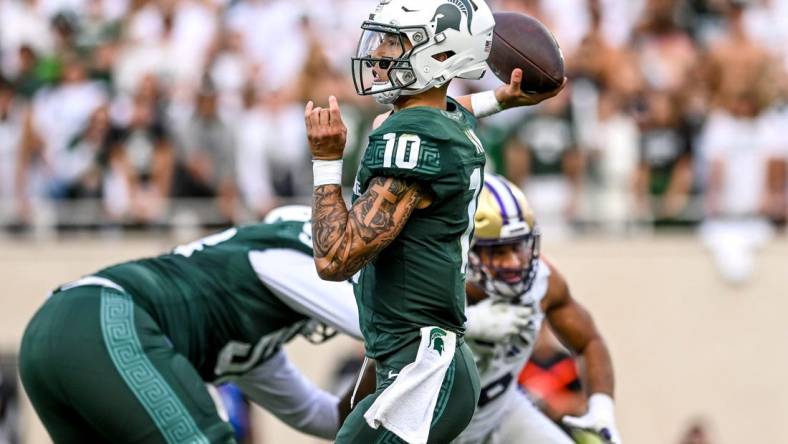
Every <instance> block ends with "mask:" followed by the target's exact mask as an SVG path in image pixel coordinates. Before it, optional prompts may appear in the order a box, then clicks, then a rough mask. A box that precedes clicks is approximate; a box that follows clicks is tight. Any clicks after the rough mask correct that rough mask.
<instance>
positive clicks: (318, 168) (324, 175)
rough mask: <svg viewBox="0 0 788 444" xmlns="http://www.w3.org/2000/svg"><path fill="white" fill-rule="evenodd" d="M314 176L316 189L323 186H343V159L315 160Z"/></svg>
mask: <svg viewBox="0 0 788 444" xmlns="http://www.w3.org/2000/svg"><path fill="white" fill-rule="evenodd" d="M312 174H313V175H314V183H315V186H316V187H319V186H323V185H342V159H340V160H313V161H312Z"/></svg>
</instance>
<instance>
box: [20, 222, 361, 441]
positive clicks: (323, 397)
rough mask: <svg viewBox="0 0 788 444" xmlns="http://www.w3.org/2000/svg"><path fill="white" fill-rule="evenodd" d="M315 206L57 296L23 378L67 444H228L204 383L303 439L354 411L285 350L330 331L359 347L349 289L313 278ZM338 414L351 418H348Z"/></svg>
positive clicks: (328, 433) (39, 317) (327, 434)
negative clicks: (236, 392)
mask: <svg viewBox="0 0 788 444" xmlns="http://www.w3.org/2000/svg"><path fill="white" fill-rule="evenodd" d="M310 217H311V210H310V209H309V207H300V208H299V207H284V208H282V209H279V210H275V211H274V212H272V214H271V215H269V218H268V219H267V221H268V222H270V223H263V224H256V225H250V226H246V227H238V228H232V229H229V230H227V231H224V232H222V233H219V234H215V235H212V236H208V237H206V238H204V239H201V240H199V241H196V242H192V243H190V244H187V245H183V246H180V247H178V248H176V249H174V250H173V251H172V252H171V253H169V254H165V255H162V256H157V257H153V258H149V259H142V260H137V261H132V262H126V263H123V264H120V265H115V266H111V267H108V268H105V269H103V270H100V271H98V272H97V273H95V274H93V275H91V276H88V277H84V278H82V279H79V280H77V281H75V282H72V283H70V284H66V285H63V286H61V287H60V288H59V289H57V290H56V291H55V292H54V293H53V294H52V295H51V296H50V297H49V299H48V300H47V301H46V303H44V305H43V306H42V307H41V309H39V311H38V312H37V313H36V314H35V316H34V317H33V319H32V320H31V321H30V323H29V324H28V327H27V329H26V331H25V334H24V338H23V340H22V345H21V350H20V364H19V366H20V375H21V378H22V383H23V384H24V387H25V390H26V391H27V394H28V395H29V397H30V400H31V401H32V404H33V407H34V408H35V410H36V412H37V413H38V416H39V417H40V418H41V420H42V422H43V423H44V425H45V427H46V428H47V431H48V432H49V434H50V436H51V437H52V439H53V441H55V442H56V443H100V442H112V443H122V442H128V443H167V444H174V443H230V442H234V438H233V434H232V430H231V428H230V426H229V425H228V424H227V423H225V422H224V421H222V420H221V419H220V417H219V415H218V414H217V410H216V408H215V406H214V403H213V401H212V399H211V397H210V396H209V393H208V391H207V390H206V387H205V382H224V381H232V382H234V383H235V384H236V385H237V386H238V387H239V388H240V389H241V390H242V391H243V392H244V393H245V394H246V395H247V397H249V398H250V399H251V400H252V401H254V402H256V403H257V404H259V405H261V406H262V407H264V408H266V409H267V410H269V411H271V412H272V413H273V414H274V415H276V416H278V417H279V418H280V419H282V420H283V421H284V422H285V423H287V424H289V425H291V426H292V427H294V428H297V429H299V430H301V431H303V432H305V433H309V434H312V435H315V436H319V437H323V438H328V439H330V438H333V437H334V436H335V435H336V433H337V430H338V429H339V425H340V424H341V417H342V416H344V415H346V414H347V411H348V410H349V409H348V408H347V407H345V405H349V402H348V403H346V404H339V400H338V399H337V397H335V396H333V395H331V394H329V393H326V392H323V391H321V390H319V389H318V388H317V387H315V386H314V385H313V384H312V383H310V382H309V381H308V380H307V379H306V378H305V377H304V376H303V375H301V374H300V373H299V372H298V371H297V370H296V369H295V368H294V367H293V366H292V364H290V362H289V361H288V359H287V357H286V355H285V353H284V351H283V350H282V345H283V344H284V343H286V342H287V341H289V340H290V339H292V338H293V337H295V336H297V335H298V334H308V333H313V332H314V331H315V327H317V326H318V325H320V324H324V325H327V326H330V327H333V328H335V329H337V330H339V331H342V332H344V333H346V334H349V335H351V336H353V337H356V338H360V337H361V333H360V331H359V328H358V314H357V311H356V305H355V300H354V298H353V294H352V287H351V286H350V284H349V283H346V282H342V283H336V282H326V281H323V280H321V279H320V278H319V277H318V276H317V273H316V272H315V269H314V264H313V259H312V247H311V228H310V224H309V222H308V221H309V219H310ZM340 405H342V407H341V408H342V409H343V411H342V412H340Z"/></svg>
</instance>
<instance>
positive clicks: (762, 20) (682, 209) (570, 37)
mask: <svg viewBox="0 0 788 444" xmlns="http://www.w3.org/2000/svg"><path fill="white" fill-rule="evenodd" d="M375 3H376V1H375V0H320V1H315V0H0V226H2V225H5V226H15V227H25V226H28V225H30V224H34V223H35V222H36V220H38V219H41V218H42V217H44V216H42V215H48V216H47V217H48V220H50V221H52V220H54V222H56V223H57V222H64V221H63V220H61V219H64V218H67V215H66V213H59V212H58V210H57V208H61V206H68V205H67V204H69V203H74V202H83V201H89V202H94V203H96V205H95V209H94V210H93V213H95V214H89V215H86V214H85V213H84V212H77V214H76V216H79V217H82V219H80V220H87V221H90V222H93V223H100V224H112V225H114V224H120V225H127V224H131V225H142V226H147V225H158V224H166V223H168V222H171V221H172V220H174V219H178V218H179V217H186V218H187V219H188V218H190V217H191V218H193V217H194V215H193V214H191V213H189V212H186V213H184V212H183V211H180V210H179V207H178V203H179V202H190V201H193V202H198V203H199V204H197V205H194V206H191V207H189V208H191V210H189V211H192V212H196V213H195V214H197V215H198V217H199V216H200V215H202V216H204V215H206V214H207V215H212V216H213V220H215V221H219V222H220V223H229V222H236V221H242V220H251V219H253V218H257V217H259V216H261V215H263V214H265V213H266V212H267V211H268V209H270V208H271V207H272V206H275V205H277V204H279V203H282V202H286V201H289V200H299V199H301V200H303V199H304V198H308V196H310V194H311V168H310V164H309V154H308V150H307V147H306V138H305V136H304V133H305V130H304V126H303V114H302V110H303V104H304V103H305V101H307V100H309V99H316V100H317V101H318V102H320V101H325V100H326V98H327V97H328V95H329V94H334V95H337V96H338V97H339V99H340V103H341V105H342V106H343V114H344V117H345V121H346V122H347V123H348V126H349V134H350V141H349V148H348V151H347V158H348V160H347V161H346V170H347V171H346V175H345V176H346V179H347V183H348V184H350V183H351V182H352V177H353V175H354V172H355V167H356V164H357V159H358V156H359V154H360V150H361V149H363V147H364V140H365V136H366V134H367V132H368V131H369V127H370V125H371V120H372V118H374V116H375V115H376V114H377V113H378V112H380V111H381V110H382V109H381V108H380V107H378V106H377V105H376V104H374V102H373V101H372V99H371V98H368V97H363V98H362V97H358V96H357V95H356V94H355V92H354V90H353V86H352V80H351V77H350V57H351V55H352V54H353V53H354V51H355V48H356V43H357V39H358V37H359V35H360V29H359V25H360V23H361V22H362V21H363V20H364V19H365V18H366V17H367V15H368V14H369V11H370V10H371V9H372V8H373V7H374V5H375ZM491 4H492V6H493V7H494V8H495V9H497V10H514V11H522V12H526V13H528V14H530V15H533V16H535V17H537V18H539V19H540V20H542V21H543V22H544V23H545V24H546V25H547V26H548V27H549V28H550V29H551V30H553V31H554V33H555V35H556V38H557V39H558V41H559V43H560V44H561V47H562V50H563V53H564V56H565V61H566V66H567V73H568V76H569V77H570V85H569V86H568V88H567V89H566V91H565V92H563V93H562V94H561V95H560V96H559V97H558V98H556V99H554V100H551V101H549V102H547V103H545V104H544V105H543V106H539V107H534V108H530V109H522V110H517V111H509V112H506V113H502V114H499V115H497V116H494V117H492V118H489V119H487V120H485V121H484V122H482V124H481V127H480V129H479V133H480V136H481V137H482V139H483V140H484V141H485V143H486V146H487V148H488V152H489V155H490V166H491V169H493V170H496V171H497V172H499V173H502V174H505V175H507V176H508V177H509V178H510V179H512V180H513V181H515V182H516V183H518V184H520V185H522V186H523V187H524V188H525V190H526V192H527V195H528V196H529V198H530V199H531V201H532V204H533V206H534V207H535V208H536V210H537V212H538V214H539V215H540V219H541V220H542V224H543V226H546V227H550V228H551V229H553V230H555V231H559V230H567V231H572V230H578V229H584V228H587V227H597V226H602V227H605V228H609V229H612V230H627V229H629V228H631V227H638V226H644V225H645V226H651V225H652V224H653V225H655V226H674V225H692V224H697V223H699V222H701V221H711V220H728V219H735V220H738V221H747V223H749V224H752V225H753V226H755V228H752V229H751V230H750V231H751V232H755V231H759V232H761V233H767V232H769V230H771V229H772V226H773V225H775V224H776V225H778V226H779V225H781V224H784V222H785V219H786V213H788V204H787V203H786V202H788V199H786V194H787V191H786V190H787V189H788V185H786V182H787V181H786V164H787V163H788V138H786V137H781V135H780V134H781V131H783V130H784V129H785V128H788V106H786V105H787V104H788V102H787V101H786V100H787V99H788V75H786V72H788V0H749V1H748V0H541V1H540V0H495V1H491ZM499 84H500V82H499V81H498V80H497V79H495V78H494V77H493V76H492V75H488V76H487V77H486V78H485V79H484V80H482V81H481V82H460V81H456V82H454V84H453V85H452V92H453V93H454V94H456V95H457V94H465V93H468V92H473V91H477V90H483V89H490V88H494V87H495V86H497V85H499ZM52 208H55V210H52ZM90 208H94V207H90ZM53 211H54V212H53ZM72 215H73V214H72ZM189 220H191V219H189ZM715 229H716V228H715V227H713V226H712V227H711V228H710V229H709V230H707V231H710V232H711V233H712V236H713V235H714V233H716V231H715ZM717 231H719V230H717ZM723 231H724V230H723ZM764 236H766V234H763V235H762V236H761V237H764Z"/></svg>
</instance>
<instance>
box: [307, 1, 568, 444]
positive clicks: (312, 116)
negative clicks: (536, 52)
mask: <svg viewBox="0 0 788 444" xmlns="http://www.w3.org/2000/svg"><path fill="white" fill-rule="evenodd" d="M494 24H495V23H494V19H493V16H492V13H491V11H490V9H489V7H488V6H487V5H486V4H485V2H484V1H482V0H383V1H381V2H380V4H379V5H378V6H377V8H376V9H375V11H374V12H373V13H372V14H371V15H370V17H369V20H367V21H365V22H364V24H363V25H362V30H363V33H362V36H361V39H360V41H359V46H358V51H357V56H356V57H355V58H354V59H353V77H354V81H355V84H356V89H357V92H358V93H359V94H363V95H373V96H374V97H375V99H376V100H377V101H379V102H381V103H386V104H391V105H393V113H392V114H391V115H390V116H388V117H387V118H386V119H385V121H383V122H382V123H381V125H380V126H379V127H378V128H377V129H375V130H374V131H373V132H372V134H371V135H370V137H369V143H368V146H367V149H366V152H365V154H364V157H363V160H362V163H361V166H360V168H359V171H358V174H357V176H356V182H355V186H354V190H353V205H352V208H351V209H350V210H348V209H347V207H346V206H345V202H344V200H343V197H342V191H341V187H340V180H341V170H342V164H341V159H342V153H343V150H344V147H345V142H346V128H345V126H344V124H343V123H342V119H341V115H340V111H339V105H338V103H337V100H336V98H334V97H330V98H329V107H328V108H327V109H323V108H320V107H315V105H314V103H312V102H309V103H308V104H307V106H306V110H305V120H306V126H307V136H308V139H309V145H310V150H311V152H312V155H313V159H314V176H315V178H314V179H315V183H314V184H315V189H314V200H313V218H312V232H313V240H314V247H315V265H316V268H317V271H318V273H319V275H320V276H321V277H322V278H324V279H327V280H337V281H339V280H345V279H349V278H352V281H353V283H354V291H355V295H356V300H357V302H358V308H359V320H360V323H361V330H362V333H363V335H364V342H365V348H366V354H367V357H369V358H374V359H375V360H376V362H377V382H378V386H377V389H376V391H375V392H374V393H373V394H372V395H370V396H367V397H366V398H364V399H363V400H362V401H361V402H360V403H359V405H358V408H356V409H355V410H354V411H353V412H352V413H351V415H350V416H349V417H348V420H347V421H345V424H344V425H343V426H342V429H341V430H340V432H339V435H338V437H337V442H339V443H371V442H402V441H405V442H414V443H423V442H434V443H446V442H449V441H451V440H452V439H453V438H454V437H456V436H457V435H458V434H459V433H460V432H461V431H462V430H463V428H464V427H465V426H466V425H467V424H468V422H469V421H470V418H471V416H472V415H473V412H474V407H475V404H476V401H477V399H478V396H479V376H478V373H477V371H476V366H475V364H474V362H473V357H472V355H471V353H470V351H469V349H468V348H467V346H465V345H464V342H463V332H464V322H465V315H464V309H465V273H466V267H467V262H468V248H469V240H470V236H471V235H472V233H473V215H474V211H475V208H476V200H477V197H478V193H479V191H480V190H481V185H482V183H483V172H484V163H485V153H484V148H483V146H482V144H481V142H480V141H479V139H478V137H476V135H475V133H474V126H475V116H474V112H475V114H477V115H484V114H486V113H490V112H495V111H498V110H500V108H501V103H500V101H499V100H498V96H497V95H496V94H495V93H493V92H489V93H487V94H483V95H481V96H476V97H475V98H472V99H468V100H467V101H465V102H464V103H465V104H466V105H468V104H470V105H471V108H473V109H472V110H470V109H468V108H467V107H466V106H463V105H462V103H463V102H458V101H455V100H452V99H450V98H448V97H447V95H446V91H447V88H448V85H449V82H450V81H451V79H453V78H467V79H478V78H480V77H481V76H482V75H483V73H484V71H485V69H486V63H485V61H486V59H487V55H488V53H489V49H490V45H491V41H492V30H493V26H494ZM518 75H519V76H521V75H522V73H519V74H518ZM557 92H558V91H555V92H553V93H549V94H544V95H542V96H538V97H535V96H532V97H527V96H526V95H521V94H518V97H521V98H523V99H522V103H520V104H533V103H537V102H538V101H540V100H544V99H546V98H548V97H550V96H551V95H554V94H556V93H557ZM526 97H527V100H526V99H525V98H526Z"/></svg>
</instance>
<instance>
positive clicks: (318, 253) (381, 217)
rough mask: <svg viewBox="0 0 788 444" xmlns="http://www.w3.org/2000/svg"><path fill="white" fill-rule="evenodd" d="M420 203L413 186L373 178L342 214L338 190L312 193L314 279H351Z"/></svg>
mask: <svg viewBox="0 0 788 444" xmlns="http://www.w3.org/2000/svg"><path fill="white" fill-rule="evenodd" d="M422 197H423V193H422V191H421V188H420V187H419V186H418V185H417V184H411V183H408V182H406V181H404V180H400V179H394V178H390V177H389V178H385V177H377V178H374V179H372V181H371V182H370V184H369V187H368V188H367V191H366V193H364V195H362V196H361V197H359V198H358V200H356V203H355V204H354V205H353V208H351V209H350V211H348V210H347V208H346V207H345V201H344V199H343V198H342V190H341V189H340V187H339V186H338V185H323V186H320V187H316V188H315V191H314V201H313V202H312V243H313V245H314V250H315V253H314V254H315V265H316V266H317V271H318V274H319V275H320V277H322V278H323V279H328V280H337V281H339V280H344V279H347V278H349V277H350V276H352V275H353V274H355V273H356V272H357V271H358V270H360V269H361V268H362V267H363V266H364V265H366V264H367V263H368V262H369V261H371V260H372V259H373V258H374V257H375V256H376V255H377V254H378V253H379V252H380V251H381V250H383V249H384V248H385V247H386V246H387V245H388V244H389V243H391V241H392V240H394V238H395V237H397V235H398V234H399V232H400V231H401V230H402V227H404V226H405V223H406V222H407V220H408V218H409V217H410V215H411V213H413V210H414V209H415V208H416V207H417V206H418V205H419V203H420V201H421V199H422Z"/></svg>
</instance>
